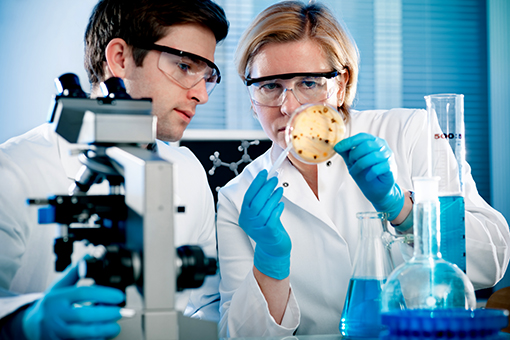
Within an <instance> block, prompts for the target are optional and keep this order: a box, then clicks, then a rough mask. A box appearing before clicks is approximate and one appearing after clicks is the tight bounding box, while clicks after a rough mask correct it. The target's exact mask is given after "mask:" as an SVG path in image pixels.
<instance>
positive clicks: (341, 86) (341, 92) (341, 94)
mask: <svg viewBox="0 0 510 340" xmlns="http://www.w3.org/2000/svg"><path fill="white" fill-rule="evenodd" d="M348 81H349V70H345V72H344V73H342V75H341V76H340V79H339V80H338V93H337V98H338V107H341V106H342V105H343V104H344V100H345V89H346V88H347V82H348Z"/></svg>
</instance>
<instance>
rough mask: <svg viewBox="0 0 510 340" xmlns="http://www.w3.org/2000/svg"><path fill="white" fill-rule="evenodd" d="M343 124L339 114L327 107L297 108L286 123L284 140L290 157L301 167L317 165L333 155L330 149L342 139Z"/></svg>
mask: <svg viewBox="0 0 510 340" xmlns="http://www.w3.org/2000/svg"><path fill="white" fill-rule="evenodd" d="M344 134H345V124H344V120H343V118H342V116H341V115H340V113H339V112H338V111H337V110H336V109H335V108H333V107H332V106H330V105H328V104H305V105H302V106H300V107H299V108H298V109H296V111H294V113H292V116H291V118H290V120H289V122H288V123H287V128H286V130H285V139H286V142H287V145H289V143H292V148H291V152H292V154H293V155H294V156H295V157H297V158H298V159H301V160H302V161H303V162H305V163H311V164H317V163H321V162H324V161H327V160H328V159H330V158H331V157H333V155H335V153H336V152H335V150H334V149H333V147H334V146H335V144H336V143H338V142H339V141H341V140H342V139H343V138H344Z"/></svg>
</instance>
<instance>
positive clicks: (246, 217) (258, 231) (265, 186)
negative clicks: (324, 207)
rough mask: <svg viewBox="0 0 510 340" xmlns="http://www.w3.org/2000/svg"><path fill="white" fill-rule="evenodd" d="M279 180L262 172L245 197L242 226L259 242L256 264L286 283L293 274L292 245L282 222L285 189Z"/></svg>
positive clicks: (262, 270) (240, 219) (240, 216)
mask: <svg viewBox="0 0 510 340" xmlns="http://www.w3.org/2000/svg"><path fill="white" fill-rule="evenodd" d="M277 185H278V179H277V178H276V177H271V178H270V179H269V180H267V171H266V170H262V171H261V172H259V174H258V175H257V177H255V179H254V180H253V182H252V183H251V185H250V187H249V188H248V190H247V191H246V194H245V195H244V200H243V205H242V207H241V214H239V225H240V226H241V228H243V230H244V231H245V232H246V234H248V236H250V237H251V238H252V239H253V240H254V241H255V243H256V246H255V254H254V260H253V261H254V265H255V267H256V268H257V269H258V270H259V271H260V272H261V273H263V274H265V275H267V276H270V277H272V278H274V279H277V280H283V279H285V278H286V277H288V276H289V273H290V249H291V248H292V244H291V242H290V237H289V235H288V234H287V231H286V230H285V228H284V227H283V225H282V222H281V221H280V216H281V214H282V212H283V208H284V205H283V202H280V199H281V198H282V196H283V189H282V188H278V189H276V190H275V188H276V186H277Z"/></svg>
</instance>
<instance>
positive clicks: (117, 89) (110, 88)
mask: <svg viewBox="0 0 510 340" xmlns="http://www.w3.org/2000/svg"><path fill="white" fill-rule="evenodd" d="M100 87H101V92H103V96H105V97H107V98H111V99H114V98H117V99H131V96H130V95H129V94H128V93H127V91H126V86H125V85H124V81H123V80H122V79H120V78H116V77H111V78H109V79H107V80H105V81H104V82H102V83H101V84H100Z"/></svg>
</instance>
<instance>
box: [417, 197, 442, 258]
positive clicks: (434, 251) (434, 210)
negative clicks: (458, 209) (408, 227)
mask: <svg viewBox="0 0 510 340" xmlns="http://www.w3.org/2000/svg"><path fill="white" fill-rule="evenodd" d="M413 209H414V211H413V214H414V221H413V222H414V223H413V224H414V257H415V258H426V257H432V258H441V252H440V251H439V246H440V240H441V231H440V225H439V223H440V222H439V201H438V200H435V201H425V202H420V203H417V204H415V205H414V207H413Z"/></svg>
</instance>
